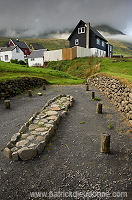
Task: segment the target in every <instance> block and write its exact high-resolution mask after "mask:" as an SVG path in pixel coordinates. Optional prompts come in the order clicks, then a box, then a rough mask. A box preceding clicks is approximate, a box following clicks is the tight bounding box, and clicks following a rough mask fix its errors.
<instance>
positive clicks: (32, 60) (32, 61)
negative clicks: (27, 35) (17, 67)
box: [28, 49, 47, 67]
mask: <svg viewBox="0 0 132 200" xmlns="http://www.w3.org/2000/svg"><path fill="white" fill-rule="evenodd" d="M45 51H47V49H40V50H34V51H32V52H31V54H30V55H29V57H28V66H29V67H38V66H44V52H45Z"/></svg>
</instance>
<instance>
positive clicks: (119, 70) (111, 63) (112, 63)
mask: <svg viewBox="0 0 132 200" xmlns="http://www.w3.org/2000/svg"><path fill="white" fill-rule="evenodd" d="M98 73H101V74H105V75H107V76H110V77H113V78H116V79H118V80H120V81H121V82H122V83H124V84H126V85H128V86H130V87H131V86H132V59H131V60H130V59H117V60H115V59H109V58H105V59H102V61H101V67H100V69H99V71H98Z"/></svg>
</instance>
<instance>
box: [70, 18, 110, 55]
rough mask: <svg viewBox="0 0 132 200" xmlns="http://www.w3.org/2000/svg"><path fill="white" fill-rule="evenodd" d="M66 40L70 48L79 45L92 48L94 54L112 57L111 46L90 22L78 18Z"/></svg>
mask: <svg viewBox="0 0 132 200" xmlns="http://www.w3.org/2000/svg"><path fill="white" fill-rule="evenodd" d="M68 40H69V42H70V48H72V47H74V46H80V47H84V48H89V49H93V52H94V55H95V56H103V57H105V56H107V57H112V52H113V46H112V45H110V44H108V43H107V42H108V41H107V40H106V39H105V38H104V37H103V36H102V35H101V34H100V33H99V32H98V31H97V30H96V29H95V28H93V27H91V26H90V23H85V22H84V21H82V20H80V22H79V23H78V24H77V26H76V27H75V29H74V30H73V32H72V33H71V35H70V36H69V38H68Z"/></svg>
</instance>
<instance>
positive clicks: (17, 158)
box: [12, 152, 19, 160]
mask: <svg viewBox="0 0 132 200" xmlns="http://www.w3.org/2000/svg"><path fill="white" fill-rule="evenodd" d="M12 160H19V157H18V153H17V152H13V153H12Z"/></svg>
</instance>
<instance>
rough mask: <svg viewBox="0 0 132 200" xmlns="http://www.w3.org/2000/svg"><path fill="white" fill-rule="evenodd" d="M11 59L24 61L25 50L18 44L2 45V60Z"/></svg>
mask: <svg viewBox="0 0 132 200" xmlns="http://www.w3.org/2000/svg"><path fill="white" fill-rule="evenodd" d="M11 59H13V60H14V59H17V60H18V61H20V60H23V61H24V54H23V51H22V50H21V49H20V48H19V47H18V46H12V47H0V61H4V62H10V60H11Z"/></svg>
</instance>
